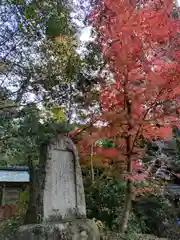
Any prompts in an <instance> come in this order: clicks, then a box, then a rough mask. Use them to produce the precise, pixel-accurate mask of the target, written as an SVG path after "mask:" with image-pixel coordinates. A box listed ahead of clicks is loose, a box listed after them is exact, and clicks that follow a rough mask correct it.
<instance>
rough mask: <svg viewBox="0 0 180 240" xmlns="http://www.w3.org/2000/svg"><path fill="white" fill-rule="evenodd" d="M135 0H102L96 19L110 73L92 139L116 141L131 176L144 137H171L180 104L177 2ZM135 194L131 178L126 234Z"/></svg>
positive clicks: (102, 84)
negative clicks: (175, 5)
mask: <svg viewBox="0 0 180 240" xmlns="http://www.w3.org/2000/svg"><path fill="white" fill-rule="evenodd" d="M134 2H135V1H134ZM134 2H133V1H130V0H129V1H127V0H102V1H100V3H99V5H98V6H97V7H96V9H95V10H94V11H93V14H92V15H91V17H90V19H91V21H92V23H93V26H94V28H95V30H96V32H97V41H98V42H99V44H100V46H101V47H102V54H103V57H104V61H105V69H106V72H107V73H108V74H106V77H105V78H103V81H102V78H101V79H100V82H99V83H100V88H101V90H100V91H101V93H100V100H99V101H100V105H101V114H100V116H99V126H98V127H97V128H96V132H93V133H91V134H90V136H89V137H90V138H89V139H90V141H91V143H94V142H95V141H96V140H98V139H113V141H114V143H115V145H116V149H117V150H118V158H116V167H117V168H118V161H119V163H122V160H123V161H124V162H125V163H126V172H127V173H128V174H129V175H132V171H133V160H134V159H139V158H141V156H142V154H143V149H142V147H140V145H139V143H140V140H147V141H149V140H156V139H167V138H169V137H171V133H172V125H173V126H174V125H177V124H178V121H179V106H180V105H179V99H180V98H179V96H180V68H179V56H180V54H179V48H177V47H173V48H172V47H171V45H172V44H173V45H176V46H177V45H178V44H179V43H178V41H179V40H178V37H177V34H178V33H179V23H178V22H177V21H175V20H174V19H173V17H172V14H171V13H172V11H173V1H171V0H164V1H162V0H161V1H156V0H153V1H144V3H142V1H141V4H140V3H138V4H134ZM105 69H104V70H105ZM102 73H103V72H102ZM86 140H87V136H86ZM108 154H109V152H108ZM132 198H133V181H132V179H131V178H128V180H127V190H126V197H125V206H124V212H123V216H122V221H121V225H120V231H121V232H125V230H126V229H127V225H128V219H129V214H130V210H131V202H132Z"/></svg>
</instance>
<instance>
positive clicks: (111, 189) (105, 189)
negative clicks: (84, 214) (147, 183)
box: [85, 178, 125, 229]
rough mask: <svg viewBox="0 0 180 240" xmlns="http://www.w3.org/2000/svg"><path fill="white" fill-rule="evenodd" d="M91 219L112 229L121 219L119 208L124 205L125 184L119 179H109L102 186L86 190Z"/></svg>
mask: <svg viewBox="0 0 180 240" xmlns="http://www.w3.org/2000/svg"><path fill="white" fill-rule="evenodd" d="M85 190H86V191H87V192H86V204H87V211H88V217H89V218H96V219H98V220H100V221H102V222H103V223H105V225H106V226H107V227H108V228H110V229H112V228H114V225H115V223H116V220H117V218H118V217H119V206H121V205H122V204H123V196H124V190H125V183H124V182H122V181H120V180H117V179H114V178H112V179H109V178H108V179H107V180H104V181H103V182H101V184H100V185H98V186H97V185H96V184H95V185H94V186H91V187H90V188H87V189H85Z"/></svg>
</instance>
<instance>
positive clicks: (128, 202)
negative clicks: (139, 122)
mask: <svg viewBox="0 0 180 240" xmlns="http://www.w3.org/2000/svg"><path fill="white" fill-rule="evenodd" d="M124 93H125V95H124V96H125V109H126V111H127V124H128V134H127V137H126V155H127V159H126V160H127V174H129V175H132V170H133V169H132V158H131V155H132V151H133V147H134V146H132V136H131V134H130V131H131V129H132V124H131V101H130V100H129V98H128V95H127V93H126V91H124ZM133 144H134V143H133ZM132 200H133V181H132V180H131V179H130V178H129V179H128V180H127V185H126V195H125V203H124V209H123V213H122V219H121V223H120V227H119V231H120V232H121V233H125V232H126V230H127V227H128V221H129V216H130V213H131V207H132Z"/></svg>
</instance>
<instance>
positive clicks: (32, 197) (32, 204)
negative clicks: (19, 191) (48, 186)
mask: <svg viewBox="0 0 180 240" xmlns="http://www.w3.org/2000/svg"><path fill="white" fill-rule="evenodd" d="M28 165H29V175H30V183H29V201H28V207H27V211H26V215H25V218H24V224H32V223H37V214H36V192H35V169H34V166H33V163H32V160H31V159H29V160H28Z"/></svg>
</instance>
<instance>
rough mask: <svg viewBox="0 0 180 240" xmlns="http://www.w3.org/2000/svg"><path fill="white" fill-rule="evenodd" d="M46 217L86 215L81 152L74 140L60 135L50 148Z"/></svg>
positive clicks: (49, 218)
mask: <svg viewBox="0 0 180 240" xmlns="http://www.w3.org/2000/svg"><path fill="white" fill-rule="evenodd" d="M45 168H46V173H45V174H46V177H45V185H44V193H43V201H42V204H43V220H45V221H55V220H64V219H72V218H76V217H82V216H83V217H85V216H86V206H85V196H84V188H83V181H82V174H81V168H80V164H79V158H78V153H77V151H76V147H75V145H74V144H73V142H72V141H71V139H69V138H67V137H65V136H62V135H58V136H57V137H56V138H54V139H52V141H51V142H50V144H49V145H48V147H47V160H46V167H45Z"/></svg>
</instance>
